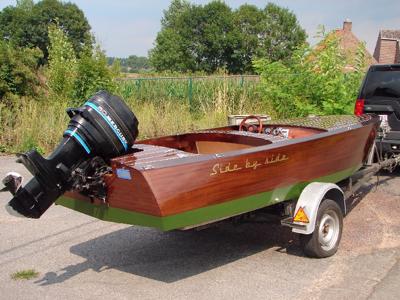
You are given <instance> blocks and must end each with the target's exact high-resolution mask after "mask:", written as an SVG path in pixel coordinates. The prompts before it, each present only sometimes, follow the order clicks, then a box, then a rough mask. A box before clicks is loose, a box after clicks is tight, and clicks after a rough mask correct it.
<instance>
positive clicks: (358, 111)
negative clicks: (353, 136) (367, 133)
mask: <svg viewBox="0 0 400 300" xmlns="http://www.w3.org/2000/svg"><path fill="white" fill-rule="evenodd" d="M363 113H364V99H357V101H356V105H355V107H354V114H355V115H356V116H361V115H362V114H363Z"/></svg>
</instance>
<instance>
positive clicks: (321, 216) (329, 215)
mask: <svg viewBox="0 0 400 300" xmlns="http://www.w3.org/2000/svg"><path fill="white" fill-rule="evenodd" d="M342 229H343V213H342V210H341V209H340V206H339V205H338V204H337V202H336V201H333V200H331V199H325V200H323V201H322V202H321V204H320V206H319V208H318V213H317V220H316V223H315V229H314V232H313V233H311V234H308V235H303V234H302V235H300V240H301V243H302V246H303V249H304V253H305V254H306V255H307V256H309V257H315V258H323V257H329V256H332V255H334V254H335V253H336V251H337V249H338V247H339V243H340V239H341V237H342Z"/></svg>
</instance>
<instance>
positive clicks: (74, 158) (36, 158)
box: [7, 91, 138, 218]
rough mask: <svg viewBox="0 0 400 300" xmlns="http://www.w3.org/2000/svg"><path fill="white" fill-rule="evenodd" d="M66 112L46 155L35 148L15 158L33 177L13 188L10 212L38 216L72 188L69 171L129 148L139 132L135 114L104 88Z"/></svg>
mask: <svg viewBox="0 0 400 300" xmlns="http://www.w3.org/2000/svg"><path fill="white" fill-rule="evenodd" d="M67 113H68V115H69V117H70V118H71V120H70V122H69V125H68V128H67V130H65V132H64V135H63V139H62V140H61V143H60V144H59V145H58V146H57V148H56V149H55V150H54V152H53V153H52V154H51V155H50V156H49V157H48V158H47V159H46V158H43V157H42V156H41V155H40V154H39V153H38V152H37V151H36V150H31V151H28V152H26V153H25V154H19V155H18V156H19V158H18V160H17V162H20V163H22V164H24V165H25V167H26V168H27V169H28V170H29V172H31V173H32V174H33V175H34V178H33V179H32V180H31V181H29V182H28V183H27V184H26V185H25V186H24V187H21V188H19V189H18V190H17V191H16V192H15V194H14V197H13V198H12V199H11V201H10V202H9V203H8V206H7V210H8V211H9V212H10V213H15V212H17V213H18V214H21V215H23V216H25V217H29V218H39V217H40V216H41V215H42V214H43V213H44V212H45V211H46V210H47V209H48V208H49V207H50V206H51V205H52V204H53V203H54V201H56V200H57V198H58V197H59V196H61V195H62V194H63V193H64V192H65V191H67V190H68V189H70V188H71V182H72V178H71V177H72V176H71V174H72V172H73V171H74V170H75V169H76V168H77V166H79V165H80V164H81V163H83V162H85V161H87V160H89V159H91V158H93V157H95V156H96V157H97V156H100V157H101V158H103V159H104V160H105V161H108V160H110V159H111V158H113V157H116V156H120V155H122V154H125V153H127V152H129V151H130V149H131V147H132V145H133V143H134V142H135V139H136V137H137V135H138V120H137V119H136V117H135V115H134V114H133V113H132V111H131V110H130V109H129V108H128V106H127V105H126V104H125V103H124V102H123V101H122V100H121V99H120V98H118V97H117V96H113V95H110V94H109V93H107V92H105V91H101V92H98V93H97V94H95V95H94V96H93V97H92V98H90V99H89V100H88V101H87V102H86V103H85V104H84V105H83V106H81V107H79V108H76V109H68V110H67ZM38 121H39V122H40V120H38Z"/></svg>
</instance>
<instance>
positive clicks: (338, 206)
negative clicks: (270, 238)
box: [281, 146, 400, 258]
mask: <svg viewBox="0 0 400 300" xmlns="http://www.w3.org/2000/svg"><path fill="white" fill-rule="evenodd" d="M374 148H375V146H374V147H373V149H372V151H374ZM399 164H400V155H397V156H392V157H390V158H385V159H383V160H379V161H378V162H376V163H370V164H369V165H365V166H364V167H363V168H362V169H360V170H359V171H358V172H356V173H355V174H353V175H352V176H351V177H349V178H347V179H346V180H344V181H343V182H341V183H339V184H333V183H323V182H312V183H310V184H308V185H307V186H306V187H305V188H304V189H303V191H302V193H301V195H300V197H299V198H298V199H297V200H292V201H287V203H285V207H284V212H285V214H286V217H284V218H283V219H282V220H281V225H283V226H288V227H291V228H292V232H294V233H298V234H300V241H301V243H302V246H303V248H304V252H305V254H307V255H308V256H311V257H317V258H322V257H328V256H331V255H333V254H334V253H335V252H336V251H337V248H338V246H339V243H340V239H341V235H342V228H343V217H344V216H345V215H346V214H347V212H348V210H347V207H346V200H347V199H349V198H351V197H353V196H355V195H356V193H357V192H358V191H359V190H360V189H361V188H362V187H363V186H364V185H365V184H366V183H367V182H368V181H369V180H370V179H371V177H372V176H374V175H376V174H377V173H378V172H379V171H381V170H388V171H389V172H392V171H393V170H394V169H395V167H396V166H398V165H399ZM378 183H379V182H378ZM288 215H289V216H288Z"/></svg>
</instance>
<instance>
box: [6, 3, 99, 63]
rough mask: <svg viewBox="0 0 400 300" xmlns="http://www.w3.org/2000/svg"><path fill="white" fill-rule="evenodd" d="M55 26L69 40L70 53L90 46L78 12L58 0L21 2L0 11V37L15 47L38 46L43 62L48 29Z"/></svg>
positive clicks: (76, 7) (83, 18) (85, 21)
mask: <svg viewBox="0 0 400 300" xmlns="http://www.w3.org/2000/svg"><path fill="white" fill-rule="evenodd" d="M52 23H57V24H58V26H60V27H61V28H62V29H63V31H64V32H65V33H66V35H67V36H68V38H69V39H70V41H71V43H72V46H73V48H74V51H75V52H76V54H77V55H78V57H79V55H80V53H81V52H82V50H83V49H84V48H86V47H88V46H90V45H91V44H92V42H93V41H92V37H91V35H90V25H89V23H88V21H87V19H86V17H85V15H84V14H83V12H82V10H80V9H79V8H78V6H76V5H75V4H72V3H63V2H60V1H58V0H42V1H39V2H37V3H36V4H34V3H33V1H32V0H21V1H18V2H17V6H15V7H14V6H8V7H6V8H4V9H3V10H2V11H1V12H0V36H1V37H2V38H3V39H4V40H7V41H10V42H11V43H13V44H14V45H16V46H18V47H29V48H35V47H38V48H39V49H40V50H42V52H43V54H44V56H43V58H44V60H43V61H42V63H44V62H46V61H47V58H48V47H49V37H48V26H49V25H50V24H52Z"/></svg>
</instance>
